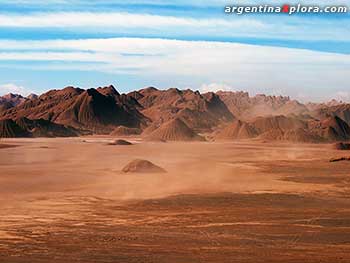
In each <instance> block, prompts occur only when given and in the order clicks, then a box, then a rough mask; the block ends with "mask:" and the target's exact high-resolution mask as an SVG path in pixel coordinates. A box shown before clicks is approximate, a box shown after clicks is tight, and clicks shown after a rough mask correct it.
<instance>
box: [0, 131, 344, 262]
mask: <svg viewBox="0 0 350 263" xmlns="http://www.w3.org/2000/svg"><path fill="white" fill-rule="evenodd" d="M114 139H115V138H114V137H110V136H84V137H74V138H11V139H10V138H9V139H1V142H0V143H1V147H0V188H1V190H0V262H6V263H20V262H33V263H36V262H79V263H80V262H81V263H82V262H84V263H88V262H167V263H172V262H176V263H177V262H181V263H182V262H184V263H185V262H350V252H349V251H350V198H349V195H350V192H349V190H350V162H348V161H341V162H330V161H329V160H330V159H331V158H336V157H341V156H344V152H342V151H337V150H335V149H333V147H332V145H331V144H326V143H325V144H322V143H320V144H305V143H304V144H293V143H290V142H264V141H259V140H237V141H230V142H227V141H226V142H219V141H217V142H203V141H198V142H152V141H144V140H142V139H141V138H139V137H137V136H136V137H128V138H127V140H128V141H130V142H132V143H133V144H132V145H108V144H109V142H111V141H113V140H114ZM134 159H145V160H149V161H151V162H152V163H154V164H156V165H158V166H160V167H162V168H163V169H165V170H166V172H165V173H138V172H136V173H124V172H123V171H122V169H123V167H125V165H127V164H128V163H129V162H130V161H132V160H134Z"/></svg>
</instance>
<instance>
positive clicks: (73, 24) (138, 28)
mask: <svg viewBox="0 0 350 263" xmlns="http://www.w3.org/2000/svg"><path fill="white" fill-rule="evenodd" d="M222 10H224V5H223V8H222ZM345 16H347V15H344V17H345ZM277 21H278V22H277ZM344 23H346V22H344V21H343V20H342V19H339V20H337V19H324V18H323V17H322V16H318V17H313V18H312V19H310V18H309V17H302V16H280V15H279V16H276V15H271V16H269V17H266V16H259V15H254V16H253V15H252V16H237V15H226V14H225V13H224V12H222V13H221V14H218V16H217V17H215V18H213V17H201V18H193V17H177V16H170V15H162V14H159V15H154V14H146V13H139V14H137V13H128V12H123V13H122V12H98V11H97V12H81V11H75V12H40V13H24V14H23V13H0V27H9V28H12V27H16V28H50V29H51V30H52V29H60V30H67V31H70V32H71V31H74V32H79V33H85V32H94V33H96V32H99V33H118V34H134V35H145V34H146V35H147V34H152V35H158V36H159V35H160V36H182V37H184V36H187V37H192V38H193V37H194V36H197V37H211V38H212V37H225V38H228V37H231V38H232V37H254V38H278V39H290V40H297V39H302V40H333V41H335V40H338V41H350V31H349V27H345V26H344ZM301 28H302V30H301Z"/></svg>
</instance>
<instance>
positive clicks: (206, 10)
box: [0, 0, 350, 101]
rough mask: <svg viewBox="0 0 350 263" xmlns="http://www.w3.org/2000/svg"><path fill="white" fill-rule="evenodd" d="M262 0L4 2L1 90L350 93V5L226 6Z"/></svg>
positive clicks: (0, 10)
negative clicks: (241, 10)
mask: <svg viewBox="0 0 350 263" xmlns="http://www.w3.org/2000/svg"><path fill="white" fill-rule="evenodd" d="M257 3H262V1H253V0H252V1H249V0H245V1H240V0H238V1H223V0H212V1H203V0H193V1H185V0H173V1H168V0H164V1H161V0H153V1H150V0H131V1H111V0H101V1H87V0H71V1H65V0H47V1H37V0H32V1H26V0H12V1H9V0H2V1H0V76H1V79H0V94H4V93H7V92H17V93H24V94H28V93H30V92H34V93H39V94H40V93H42V92H44V91H46V90H48V89H52V88H56V89H58V88H62V87H64V86H67V85H74V86H79V87H83V88H88V87H96V86H100V85H109V84H114V85H115V86H116V87H117V88H118V90H120V91H121V92H127V91H129V90H134V89H140V88H142V87H144V86H150V85H152V86H156V87H159V88H169V87H178V88H187V87H190V88H193V89H199V90H202V91H206V90H214V91H215V90H218V89H225V90H245V91H249V92H250V93H251V94H252V95H254V94H256V93H267V94H273V95H280V94H282V95H289V96H291V97H293V98H296V99H299V100H302V101H307V100H312V101H325V100H329V99H331V98H336V99H338V100H344V101H350V87H349V82H350V23H349V22H350V13H347V14H329V15H326V14H317V15H316V14H303V15H298V14H295V15H292V16H288V15H285V14H249V15H241V16H239V15H236V14H230V15H227V14H225V13H224V11H223V10H224V7H225V5H227V4H229V5H239V4H257ZM264 3H270V4H274V5H282V4H284V1H281V0H273V1H272V0H268V1H264ZM288 3H291V4H295V3H304V4H305V3H308V4H309V5H310V4H315V5H320V4H321V3H322V4H323V5H327V4H332V5H346V6H350V1H349V0H347V1H344V0H339V1H337V0H333V1H331V0H319V1H317V0H309V1H294V0H291V1H288Z"/></svg>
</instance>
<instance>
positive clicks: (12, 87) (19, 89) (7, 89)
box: [0, 83, 31, 96]
mask: <svg viewBox="0 0 350 263" xmlns="http://www.w3.org/2000/svg"><path fill="white" fill-rule="evenodd" d="M8 93H13V94H21V95H23V96H27V95H29V94H30V93H31V92H30V90H27V89H26V88H24V87H23V86H18V85H16V84H13V83H7V84H2V85H1V84H0V95H5V94H8Z"/></svg>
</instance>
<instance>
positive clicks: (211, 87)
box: [199, 83, 233, 92]
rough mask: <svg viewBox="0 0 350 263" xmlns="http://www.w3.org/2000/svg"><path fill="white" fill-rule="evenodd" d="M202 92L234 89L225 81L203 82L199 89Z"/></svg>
mask: <svg viewBox="0 0 350 263" xmlns="http://www.w3.org/2000/svg"><path fill="white" fill-rule="evenodd" d="M199 90H200V91H201V92H216V91H233V88H232V87H231V86H230V85H227V84H224V83H210V84H202V86H201V87H200V89H199Z"/></svg>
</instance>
